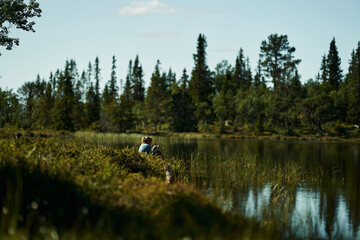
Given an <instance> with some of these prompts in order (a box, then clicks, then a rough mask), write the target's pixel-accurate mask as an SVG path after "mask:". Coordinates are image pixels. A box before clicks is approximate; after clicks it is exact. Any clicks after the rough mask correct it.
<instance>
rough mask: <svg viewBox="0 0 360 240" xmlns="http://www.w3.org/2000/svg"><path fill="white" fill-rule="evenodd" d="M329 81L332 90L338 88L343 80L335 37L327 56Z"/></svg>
mask: <svg viewBox="0 0 360 240" xmlns="http://www.w3.org/2000/svg"><path fill="white" fill-rule="evenodd" d="M326 65H327V69H328V83H329V85H330V90H338V89H339V85H340V83H341V81H342V70H341V59H340V57H339V53H338V51H337V47H336V43H335V38H333V40H332V41H331V43H330V49H329V54H328V56H327V62H326Z"/></svg>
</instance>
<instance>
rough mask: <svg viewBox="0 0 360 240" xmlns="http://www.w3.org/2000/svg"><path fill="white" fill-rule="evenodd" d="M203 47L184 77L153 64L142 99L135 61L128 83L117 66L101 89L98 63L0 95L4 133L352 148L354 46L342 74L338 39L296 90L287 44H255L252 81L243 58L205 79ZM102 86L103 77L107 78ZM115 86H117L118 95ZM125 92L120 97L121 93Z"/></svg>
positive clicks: (276, 39)
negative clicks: (298, 141) (283, 140)
mask: <svg viewBox="0 0 360 240" xmlns="http://www.w3.org/2000/svg"><path fill="white" fill-rule="evenodd" d="M206 47H207V40H206V37H205V36H204V35H203V34H200V35H199V37H198V39H197V48H196V52H195V53H194V55H193V58H194V59H193V60H194V67H193V69H192V71H191V72H190V71H189V72H190V74H189V75H190V76H189V75H188V74H187V71H186V69H184V71H183V73H182V76H181V77H180V78H179V79H177V76H176V74H175V73H174V72H173V71H172V70H171V69H169V70H168V71H167V72H166V71H164V70H162V69H161V64H160V61H159V60H158V61H157V63H156V65H155V68H154V72H153V73H152V74H151V79H150V85H149V87H148V89H145V80H144V72H143V68H142V65H141V61H140V57H139V56H136V57H135V59H134V60H130V61H129V68H128V73H127V76H126V80H125V81H124V83H123V81H122V80H120V81H118V79H117V73H116V69H117V68H116V62H117V60H116V58H115V56H113V58H112V71H111V75H110V76H109V79H108V80H107V81H106V82H105V85H104V88H103V89H100V85H101V84H100V79H102V78H104V77H103V76H101V66H100V60H99V58H98V57H96V59H95V61H94V62H93V63H92V62H89V65H88V68H87V70H83V71H82V72H81V74H80V72H79V71H78V69H77V65H76V62H75V60H73V59H71V60H68V61H66V63H65V66H64V69H58V70H56V71H55V73H50V77H49V80H48V81H45V80H44V79H43V78H41V77H40V76H37V78H36V80H35V81H34V82H26V83H24V84H23V86H21V87H20V88H19V89H18V91H17V93H15V92H13V91H12V90H3V89H0V127H9V126H15V127H18V128H23V129H26V130H36V129H55V130H69V131H95V132H113V133H126V132H147V133H156V134H157V133H162V134H164V133H168V134H170V133H174V132H198V133H211V134H229V135H242V136H255V135H256V136H260V137H262V136H265V137H266V136H270V135H278V136H280V137H282V136H286V137H293V136H295V137H300V138H301V137H304V136H305V137H306V136H316V135H317V136H322V137H334V136H336V137H339V138H343V139H346V138H358V137H359V136H360V130H359V125H360V122H359V113H360V109H359V107H358V106H360V91H359V89H360V87H359V86H360V43H359V45H358V46H357V47H356V49H354V51H353V52H352V54H351V59H350V61H349V68H348V72H347V73H345V71H343V70H342V69H341V59H340V58H339V53H338V51H337V47H336V42H335V38H333V39H332V41H331V42H330V46H329V52H328V53H327V54H324V56H323V57H322V58H320V57H319V62H321V63H320V69H319V72H318V74H316V77H315V79H308V80H307V81H300V80H301V73H299V72H298V69H297V68H298V65H299V64H300V63H301V60H300V59H296V58H295V57H294V55H295V51H296V49H295V47H293V46H291V44H290V42H289V40H288V37H287V35H279V34H271V35H270V36H269V37H268V38H267V39H266V40H264V41H263V42H262V43H261V46H260V54H259V60H258V67H257V69H256V71H255V72H254V73H253V72H252V70H251V68H250V63H249V62H250V60H249V59H248V58H247V57H246V55H245V51H244V50H243V48H240V51H239V53H238V55H237V56H236V59H235V64H234V66H232V65H231V64H230V63H229V62H228V61H227V60H222V61H221V62H220V63H219V64H217V66H216V67H215V71H211V70H210V69H209V66H208V65H207V54H206ZM105 78H106V77H105ZM119 82H120V83H121V85H122V86H120V85H119ZM119 89H121V90H122V91H119Z"/></svg>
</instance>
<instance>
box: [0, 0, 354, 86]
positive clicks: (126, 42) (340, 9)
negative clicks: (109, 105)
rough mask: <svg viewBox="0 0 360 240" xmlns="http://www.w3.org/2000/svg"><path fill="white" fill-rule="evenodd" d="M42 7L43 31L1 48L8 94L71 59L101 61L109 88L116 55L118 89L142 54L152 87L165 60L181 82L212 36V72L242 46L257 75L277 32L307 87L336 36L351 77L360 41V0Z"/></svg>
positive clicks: (49, 3) (0, 72) (1, 81)
mask: <svg viewBox="0 0 360 240" xmlns="http://www.w3.org/2000/svg"><path fill="white" fill-rule="evenodd" d="M38 2H39V3H40V8H41V9H42V10H43V14H42V17H40V18H38V19H36V18H35V19H33V20H34V21H35V23H36V24H35V27H34V28H35V30H36V32H35V33H28V32H22V31H20V30H16V29H12V33H11V36H13V37H18V38H19V39H20V46H18V47H16V48H14V49H13V50H11V51H7V50H5V49H4V48H1V53H2V56H0V76H1V78H0V87H1V88H3V89H6V88H8V89H14V91H16V90H17V89H18V88H19V87H20V86H21V85H22V84H23V83H25V82H28V81H34V80H35V79H36V77H37V75H38V74H39V75H40V77H41V78H44V79H45V80H48V78H49V74H50V72H55V71H56V70H57V69H63V68H64V65H65V61H66V60H70V59H74V60H75V61H76V63H77V67H78V70H79V73H81V72H82V70H86V68H87V65H88V62H89V61H91V62H92V63H93V62H94V60H95V58H96V57H99V59H100V68H101V70H102V71H101V79H102V80H101V88H103V87H104V85H105V83H106V82H107V81H108V80H109V79H110V72H111V60H112V56H113V55H115V57H116V59H117V80H118V86H120V80H121V79H123V80H124V79H125V77H126V74H127V68H128V63H129V60H133V59H134V58H135V56H136V55H139V59H140V62H141V65H142V66H143V70H144V80H145V82H146V84H145V87H146V88H147V87H148V86H149V83H150V78H151V74H152V72H153V70H154V67H155V65H156V61H157V60H158V59H159V60H160V62H161V63H162V65H161V67H162V71H166V72H167V71H168V70H169V69H170V68H171V69H172V71H173V72H175V73H176V76H177V79H179V78H180V77H181V74H182V71H183V69H184V68H185V69H186V70H187V72H188V74H189V75H190V73H191V71H192V69H193V66H194V61H193V54H194V53H195V52H196V41H197V37H198V35H199V34H204V35H205V36H206V38H207V43H208V47H207V63H208V66H209V68H210V70H211V71H215V66H216V65H217V64H218V63H219V62H221V61H222V60H227V61H228V62H229V63H230V64H231V65H232V66H234V63H235V59H236V56H237V54H238V52H239V50H240V48H242V49H243V50H244V54H245V56H246V57H249V59H250V66H251V69H252V72H253V75H254V69H255V68H256V65H257V61H258V56H259V53H260V44H261V42H262V41H264V40H266V39H267V37H268V36H269V35H270V34H273V33H277V34H279V35H287V36H288V40H289V43H290V46H294V47H295V48H296V51H295V54H294V56H295V58H298V59H301V60H302V62H301V63H300V65H299V67H298V70H299V74H300V75H301V82H302V83H305V82H306V81H307V80H308V79H310V78H315V76H316V74H317V73H318V71H319V69H320V64H321V59H322V56H323V55H324V54H327V53H328V51H329V45H330V42H331V40H332V39H333V37H335V39H336V45H337V47H338V52H339V56H340V57H341V63H342V64H341V67H342V70H343V74H344V75H345V74H346V73H347V72H348V62H349V60H350V56H351V52H352V50H353V49H355V48H356V47H357V44H358V42H359V41H360V32H359V31H356V29H353V26H354V24H353V23H354V22H360V16H359V14H357V9H360V2H359V1H356V0H349V1H346V2H345V3H344V2H338V1H335V0H333V1H328V0H319V1H317V2H315V3H314V2H312V1H310V0H306V1H301V2H295V3H294V2H292V3H288V2H287V1H285V0H279V1H277V2H276V3H269V2H268V1H265V0H261V1H260V0H258V1H235V0H228V1H225V2H222V3H219V2H217V1H214V0H213V1H204V0H200V1H196V2H191V1H179V0H171V1H122V2H121V3H119V2H118V1H115V0H109V1H107V2H106V3H95V2H93V3H90V4H86V3H85V1H84V0H78V1H76V2H73V1H71V0H40V1H38ZM69 6H71V8H69ZM294 9H295V10H296V11H294ZM64 12H66V18H64V14H63V13H64ZM273 13H276V14H273Z"/></svg>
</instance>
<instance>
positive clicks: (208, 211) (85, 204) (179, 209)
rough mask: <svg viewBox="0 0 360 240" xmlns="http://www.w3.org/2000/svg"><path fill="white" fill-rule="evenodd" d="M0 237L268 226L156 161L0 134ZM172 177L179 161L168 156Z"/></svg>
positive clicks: (265, 234) (253, 232)
mask: <svg viewBox="0 0 360 240" xmlns="http://www.w3.org/2000/svg"><path fill="white" fill-rule="evenodd" d="M0 159H1V160H0V185H1V186H0V191H1V192H0V195H1V196H2V197H1V199H0V206H1V208H2V212H1V213H0V221H1V224H0V226H1V228H0V236H1V238H11V239H14V238H15V239H17V238H19V239H20V238H23V237H31V238H38V239H58V238H61V239H62V238H70V239H71V238H72V239H79V238H80V239H81V238H84V239H85V238H93V237H100V236H101V237H102V238H105V239H106V238H109V239H113V238H115V237H122V238H125V239H149V238H153V239H169V238H184V237H187V236H188V237H191V238H194V239H209V238H216V237H220V238H224V239H234V238H236V239H242V238H249V237H251V238H254V239H264V238H271V236H273V234H275V230H274V228H263V227H260V225H259V224H258V223H256V222H254V221H252V220H245V219H244V218H243V217H241V216H238V215H231V214H228V213H224V212H223V211H222V210H221V209H219V208H218V207H217V206H216V204H215V203H213V202H212V201H210V200H209V199H208V198H207V197H205V196H204V195H203V194H201V193H200V192H199V191H198V190H196V189H194V188H193V187H191V186H189V185H184V184H181V183H175V184H172V185H168V184H166V183H165V180H164V170H163V166H164V164H166V162H165V161H164V160H161V159H157V158H153V157H151V156H147V155H140V154H139V153H138V152H137V150H136V149H133V148H125V149H121V150H117V149H113V148H109V147H104V146H99V145H94V144H83V143H79V142H78V141H75V140H74V139H72V138H71V137H70V138H69V137H67V138H64V137H49V138H47V137H46V136H43V137H35V138H32V137H22V138H20V139H14V138H9V137H6V136H5V137H3V138H2V139H0ZM171 165H172V168H173V172H174V174H175V176H176V177H177V178H178V180H180V179H181V177H182V175H183V173H182V172H183V168H184V165H183V163H182V162H181V161H179V160H172V161H171Z"/></svg>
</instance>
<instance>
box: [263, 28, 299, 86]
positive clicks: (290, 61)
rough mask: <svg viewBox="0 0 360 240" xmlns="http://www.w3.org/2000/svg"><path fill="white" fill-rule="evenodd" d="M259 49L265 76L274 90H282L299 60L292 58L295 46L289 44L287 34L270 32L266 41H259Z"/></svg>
mask: <svg viewBox="0 0 360 240" xmlns="http://www.w3.org/2000/svg"><path fill="white" fill-rule="evenodd" d="M260 50H261V53H260V59H261V65H262V67H263V68H264V71H265V75H266V77H268V78H270V79H271V80H272V83H273V84H274V91H282V90H283V87H284V85H286V84H287V83H289V82H290V80H291V78H292V77H293V75H294V72H295V70H296V66H297V65H298V64H299V63H300V62H301V60H300V59H294V56H293V53H294V52H295V47H291V46H290V45H289V42H288V39H287V35H280V36H279V35H278V34H271V35H270V36H269V37H268V39H267V41H263V42H262V43H261V47H260Z"/></svg>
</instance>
